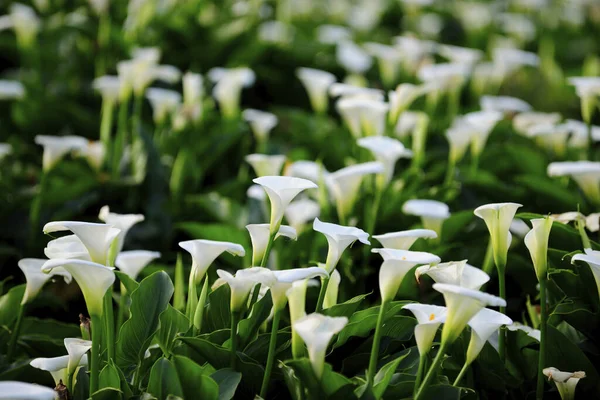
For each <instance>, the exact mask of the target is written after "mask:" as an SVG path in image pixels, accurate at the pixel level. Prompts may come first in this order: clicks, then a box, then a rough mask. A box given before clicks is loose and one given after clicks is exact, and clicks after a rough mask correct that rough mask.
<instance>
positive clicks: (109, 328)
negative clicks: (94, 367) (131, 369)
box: [104, 288, 115, 360]
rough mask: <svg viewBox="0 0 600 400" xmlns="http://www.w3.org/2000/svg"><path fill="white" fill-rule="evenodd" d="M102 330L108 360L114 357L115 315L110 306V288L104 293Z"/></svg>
mask: <svg viewBox="0 0 600 400" xmlns="http://www.w3.org/2000/svg"><path fill="white" fill-rule="evenodd" d="M104 330H105V331H106V350H107V353H106V354H107V357H108V360H114V359H115V316H114V313H113V306H112V288H109V289H108V290H107V291H106V293H105V294H104Z"/></svg>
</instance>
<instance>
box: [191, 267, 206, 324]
mask: <svg viewBox="0 0 600 400" xmlns="http://www.w3.org/2000/svg"><path fill="white" fill-rule="evenodd" d="M207 296H208V274H206V275H205V276H204V284H203V285H202V291H201V292H200V299H199V300H198V305H197V306H196V312H195V313H194V328H195V329H196V330H197V332H198V333H200V332H202V320H203V318H204V305H205V304H206V297H207Z"/></svg>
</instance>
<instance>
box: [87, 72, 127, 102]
mask: <svg viewBox="0 0 600 400" xmlns="http://www.w3.org/2000/svg"><path fill="white" fill-rule="evenodd" d="M92 87H93V88H94V89H95V90H97V91H98V92H100V95H101V96H102V101H103V102H106V103H109V104H115V103H116V102H117V100H118V99H119V92H120V90H121V81H120V80H119V77H118V76H113V75H104V76H101V77H98V78H96V79H94V80H93V81H92Z"/></svg>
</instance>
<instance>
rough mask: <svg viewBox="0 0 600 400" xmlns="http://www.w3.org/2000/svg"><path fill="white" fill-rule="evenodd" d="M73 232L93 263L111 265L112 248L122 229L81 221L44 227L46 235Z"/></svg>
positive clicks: (59, 222) (57, 222) (51, 223)
mask: <svg viewBox="0 0 600 400" xmlns="http://www.w3.org/2000/svg"><path fill="white" fill-rule="evenodd" d="M60 231H71V232H73V234H75V236H77V238H78V239H79V240H80V241H81V243H83V245H84V246H85V248H86V249H87V251H88V253H89V255H90V259H91V261H93V262H94V263H98V264H102V265H109V264H110V262H111V246H113V242H114V241H115V240H118V237H119V235H120V233H121V232H122V231H121V230H120V229H117V228H114V227H113V226H112V225H109V224H96V223H91V222H79V221H54V222H48V223H47V224H46V225H44V233H45V234H48V233H52V232H60Z"/></svg>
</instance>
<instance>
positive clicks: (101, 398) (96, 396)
mask: <svg viewBox="0 0 600 400" xmlns="http://www.w3.org/2000/svg"><path fill="white" fill-rule="evenodd" d="M122 398H123V392H121V391H120V390H119V389H115V388H111V387H107V388H103V389H100V390H98V391H97V392H94V393H93V394H92V400H117V399H122Z"/></svg>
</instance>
